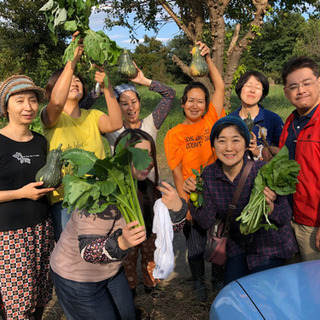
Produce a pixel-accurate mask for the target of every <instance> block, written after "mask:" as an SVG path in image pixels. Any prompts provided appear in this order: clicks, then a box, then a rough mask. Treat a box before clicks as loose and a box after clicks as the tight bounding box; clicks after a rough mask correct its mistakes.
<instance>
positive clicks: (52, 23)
mask: <svg viewBox="0 0 320 320" xmlns="http://www.w3.org/2000/svg"><path fill="white" fill-rule="evenodd" d="M98 5H99V2H98V1H97V0H90V1H83V0H56V1H54V0H49V1H48V2H47V3H46V4H45V5H44V6H43V7H42V8H41V9H40V10H39V11H40V12H43V13H44V15H45V17H46V21H47V25H48V27H49V29H50V31H51V33H50V36H51V38H52V39H53V40H54V41H55V43H57V41H58V35H57V29H56V27H57V26H59V25H63V26H64V29H65V30H68V31H71V32H75V31H77V30H78V31H79V32H80V35H79V36H78V37H77V38H76V40H75V41H72V42H71V43H70V44H69V46H68V47H67V49H66V50H65V53H64V56H63V63H66V62H67V61H69V60H72V59H73V56H74V52H75V49H76V47H77V45H78V41H79V39H80V38H84V40H83V45H84V56H85V60H86V59H87V60H88V63H89V64H90V66H92V63H95V64H99V65H104V63H105V62H106V63H107V64H108V65H111V66H112V65H114V64H116V62H117V61H118V58H119V56H120V54H121V52H122V48H120V47H119V46H118V45H117V44H116V43H115V42H114V41H112V40H110V39H109V37H108V36H107V35H106V34H105V33H104V32H103V31H97V32H95V31H93V30H91V29H90V28H89V17H90V15H91V10H92V8H93V7H98ZM90 69H91V67H90ZM105 85H106V86H107V79H105Z"/></svg>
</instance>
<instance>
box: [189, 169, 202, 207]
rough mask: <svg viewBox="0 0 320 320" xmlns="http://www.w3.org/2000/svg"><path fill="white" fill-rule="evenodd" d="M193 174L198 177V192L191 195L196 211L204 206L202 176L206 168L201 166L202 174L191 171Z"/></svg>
mask: <svg viewBox="0 0 320 320" xmlns="http://www.w3.org/2000/svg"><path fill="white" fill-rule="evenodd" d="M191 170H192V173H193V174H194V175H195V176H196V190H195V191H194V192H191V193H190V200H191V202H192V204H193V205H194V206H195V207H196V209H198V208H200V207H202V206H203V195H202V192H203V185H202V179H201V175H202V173H203V170H204V167H203V166H202V165H201V166H200V172H199V171H198V170H196V169H191Z"/></svg>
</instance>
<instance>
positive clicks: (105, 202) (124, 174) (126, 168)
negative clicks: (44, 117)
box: [60, 135, 152, 226]
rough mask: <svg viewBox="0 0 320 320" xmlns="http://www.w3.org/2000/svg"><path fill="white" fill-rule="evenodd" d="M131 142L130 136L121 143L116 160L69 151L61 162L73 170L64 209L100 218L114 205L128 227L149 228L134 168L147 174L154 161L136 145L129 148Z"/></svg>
mask: <svg viewBox="0 0 320 320" xmlns="http://www.w3.org/2000/svg"><path fill="white" fill-rule="evenodd" d="M129 138H130V135H128V136H127V137H124V138H122V139H121V140H120V141H119V143H118V145H117V147H116V150H115V151H116V154H115V155H114V156H107V157H106V158H105V159H102V160H101V159H98V158H97V157H96V156H95V154H94V153H93V152H89V151H85V150H83V149H69V150H66V151H64V152H63V153H62V155H61V157H60V159H61V160H62V161H64V162H65V164H67V165H68V168H70V167H71V169H69V170H68V173H67V174H66V175H65V176H64V178H63V184H64V186H65V187H64V200H63V204H62V205H63V207H64V208H66V207H67V208H69V211H70V210H74V209H75V208H77V209H79V210H86V211H87V212H89V213H93V214H96V213H99V212H102V211H104V210H105V209H106V208H107V206H109V205H112V204H113V205H116V206H117V207H118V209H119V210H120V212H121V214H122V215H123V217H124V219H125V221H126V223H129V222H132V221H139V224H140V225H142V226H144V225H145V224H144V220H143V216H142V213H141V209H140V204H139V201H138V196H137V181H136V180H135V179H133V176H132V173H131V164H133V165H134V167H135V168H136V169H137V170H144V169H145V168H147V167H148V166H149V164H150V162H151V161H152V159H151V157H150V156H149V154H148V151H147V150H142V149H139V148H135V147H134V145H135V144H131V145H129V146H127V147H126V146H125V145H126V141H127V139H129ZM137 143H138V142H137Z"/></svg>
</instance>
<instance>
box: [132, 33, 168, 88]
mask: <svg viewBox="0 0 320 320" xmlns="http://www.w3.org/2000/svg"><path fill="white" fill-rule="evenodd" d="M132 59H133V60H134V61H135V63H136V64H137V66H138V67H139V68H140V69H141V70H142V72H143V74H144V75H145V76H146V77H147V78H150V79H155V80H158V81H161V82H167V80H168V74H167V62H168V60H169V59H168V49H167V48H166V47H165V46H164V45H163V44H162V42H161V41H159V40H157V39H156V37H148V36H146V35H145V36H144V39H143V43H140V44H138V45H137V46H136V48H135V51H134V53H133V54H132Z"/></svg>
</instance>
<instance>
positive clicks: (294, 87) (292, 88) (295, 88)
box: [286, 78, 318, 92]
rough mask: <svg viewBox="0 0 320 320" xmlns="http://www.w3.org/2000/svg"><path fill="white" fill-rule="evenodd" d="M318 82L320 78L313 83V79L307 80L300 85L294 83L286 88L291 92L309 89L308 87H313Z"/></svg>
mask: <svg viewBox="0 0 320 320" xmlns="http://www.w3.org/2000/svg"><path fill="white" fill-rule="evenodd" d="M317 80H318V78H317V79H315V80H313V81H312V80H311V79H306V80H304V81H302V82H301V83H300V84H298V83H293V84H290V85H288V86H287V87H286V88H287V89H288V90H289V91H290V92H294V91H298V90H299V88H308V87H310V86H312V85H313V84H314V83H315V82H316V81H317Z"/></svg>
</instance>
